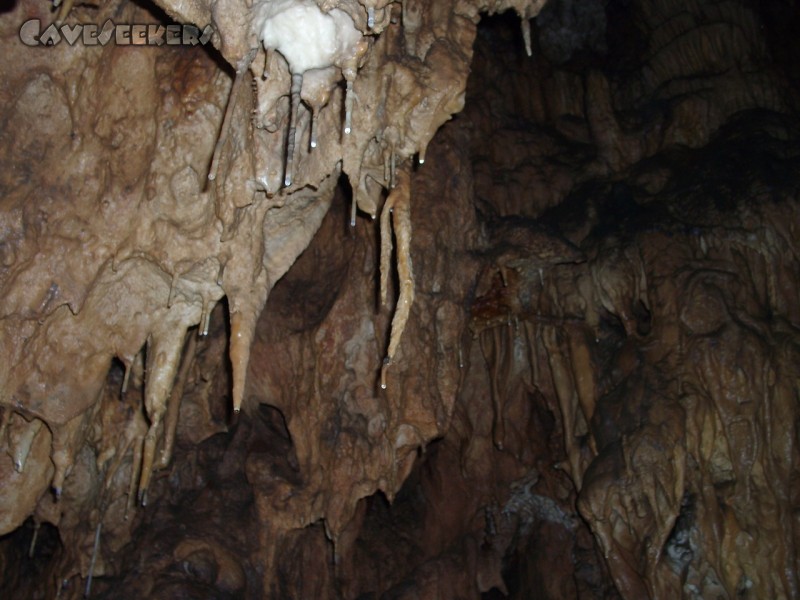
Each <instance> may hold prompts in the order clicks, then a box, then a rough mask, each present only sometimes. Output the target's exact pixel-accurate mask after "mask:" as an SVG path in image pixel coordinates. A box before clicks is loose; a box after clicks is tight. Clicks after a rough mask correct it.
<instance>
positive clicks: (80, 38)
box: [19, 19, 214, 46]
mask: <svg viewBox="0 0 800 600" xmlns="http://www.w3.org/2000/svg"><path fill="white" fill-rule="evenodd" d="M213 33H214V28H213V27H211V25H206V26H205V28H204V29H203V30H202V31H200V29H199V28H197V27H195V26H194V25H178V24H171V25H154V24H149V25H131V24H124V25H117V24H116V23H114V22H113V21H112V20H111V19H109V20H107V21H106V22H105V23H103V26H102V27H100V26H99V25H96V24H94V23H87V24H81V23H78V24H76V25H56V24H55V23H53V24H51V25H49V26H48V27H46V28H45V29H44V31H42V22H41V21H40V20H39V19H31V20H30V21H25V22H24V23H23V24H22V27H20V30H19V39H20V40H22V43H23V44H25V45H26V46H57V45H58V44H60V43H61V42H65V43H66V44H68V45H70V46H74V45H75V44H78V43H81V44H83V45H84V46H105V45H106V44H109V43H112V42H113V43H114V44H116V45H117V46H164V45H167V46H197V45H198V44H202V45H205V44H207V43H208V42H209V40H210V39H211V35H212V34H213Z"/></svg>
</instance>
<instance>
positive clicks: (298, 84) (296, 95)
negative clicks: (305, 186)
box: [283, 73, 303, 187]
mask: <svg viewBox="0 0 800 600" xmlns="http://www.w3.org/2000/svg"><path fill="white" fill-rule="evenodd" d="M302 89H303V74H302V73H293V74H292V93H291V109H290V115H289V131H288V135H287V139H286V170H285V172H284V176H283V185H284V186H285V187H290V186H291V185H292V176H293V162H294V146H295V137H296V136H297V111H298V110H299V109H300V91H301V90H302Z"/></svg>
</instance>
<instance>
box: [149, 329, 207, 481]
mask: <svg viewBox="0 0 800 600" xmlns="http://www.w3.org/2000/svg"><path fill="white" fill-rule="evenodd" d="M196 349H197V336H196V335H189V336H188V341H187V343H186V348H185V349H184V351H183V358H182V359H181V366H180V370H179V371H178V376H177V378H176V379H175V384H174V385H173V386H172V390H171V391H170V395H169V401H168V403H167V411H166V414H165V416H164V441H163V444H162V448H161V454H160V456H159V459H158V464H157V468H159V469H165V468H167V467H168V466H169V463H170V460H171V459H172V450H173V448H174V446H175V432H176V430H177V428H178V415H179V414H180V408H181V398H183V390H184V388H185V386H186V380H187V379H188V377H189V372H190V371H191V368H192V365H194V355H195V351H196Z"/></svg>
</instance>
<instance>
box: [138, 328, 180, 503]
mask: <svg viewBox="0 0 800 600" xmlns="http://www.w3.org/2000/svg"><path fill="white" fill-rule="evenodd" d="M185 334H186V330H185V329H184V328H182V327H178V326H174V327H173V328H171V329H168V330H167V331H164V332H161V331H159V332H154V333H152V334H151V336H150V341H149V343H148V345H147V378H146V380H145V394H144V402H145V409H146V410H147V417H148V419H149V420H150V427H149V428H148V430H147V435H145V438H144V448H143V453H142V473H141V477H140V480H139V502H140V503H142V504H146V501H147V496H146V494H147V487H148V485H149V484H150V477H151V475H152V472H153V467H154V464H155V453H156V444H157V443H158V434H159V428H160V425H161V419H162V418H163V416H164V413H165V411H166V408H167V399H168V398H169V394H170V390H171V389H172V384H173V382H174V381H175V374H176V373H177V371H178V363H179V361H180V358H181V350H182V349H183V342H184V337H185Z"/></svg>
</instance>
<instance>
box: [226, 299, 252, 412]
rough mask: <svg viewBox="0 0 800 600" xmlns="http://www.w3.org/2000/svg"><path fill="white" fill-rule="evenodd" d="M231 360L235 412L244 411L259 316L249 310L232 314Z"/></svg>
mask: <svg viewBox="0 0 800 600" xmlns="http://www.w3.org/2000/svg"><path fill="white" fill-rule="evenodd" d="M230 319H231V340H230V352H229V353H230V358H231V367H232V369H233V412H234V413H238V412H239V411H240V410H241V409H242V400H243V399H244V390H245V382H246V378H247V365H248V364H249V363H250V345H251V344H252V341H253V334H254V332H255V327H256V320H257V316H256V315H255V314H254V311H252V310H249V309H244V310H239V311H235V312H232V313H231V315H230Z"/></svg>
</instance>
